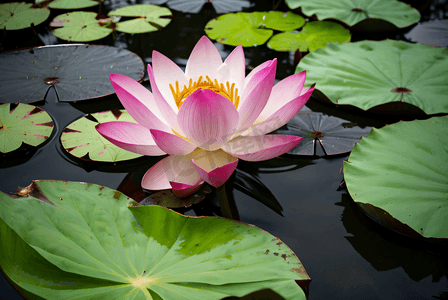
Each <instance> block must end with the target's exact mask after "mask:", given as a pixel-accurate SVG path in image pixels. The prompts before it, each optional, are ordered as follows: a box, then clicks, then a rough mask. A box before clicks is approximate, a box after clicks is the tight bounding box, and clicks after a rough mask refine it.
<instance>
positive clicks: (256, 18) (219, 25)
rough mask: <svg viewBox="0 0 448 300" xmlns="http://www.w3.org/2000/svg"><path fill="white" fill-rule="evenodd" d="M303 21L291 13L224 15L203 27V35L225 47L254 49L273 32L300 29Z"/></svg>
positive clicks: (272, 12) (271, 12)
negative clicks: (239, 46)
mask: <svg viewBox="0 0 448 300" xmlns="http://www.w3.org/2000/svg"><path fill="white" fill-rule="evenodd" d="M304 24H305V19H304V18H302V17H301V16H299V15H296V14H294V13H292V12H286V13H284V12H279V11H270V12H252V13H245V12H240V13H235V14H226V15H222V16H219V17H218V18H216V19H213V20H211V21H209V22H208V23H207V25H205V33H206V34H207V36H208V37H209V38H211V39H215V40H217V41H218V42H220V43H223V44H226V45H233V46H237V45H242V46H243V47H254V46H258V45H261V44H264V43H265V42H266V41H267V40H268V39H269V38H270V37H271V36H272V34H273V33H274V31H273V30H272V29H274V30H280V31H291V30H294V29H297V28H300V27H302V26H303V25H304Z"/></svg>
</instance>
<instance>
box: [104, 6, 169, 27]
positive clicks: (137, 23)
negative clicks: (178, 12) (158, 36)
mask: <svg viewBox="0 0 448 300" xmlns="http://www.w3.org/2000/svg"><path fill="white" fill-rule="evenodd" d="M107 15H108V16H122V17H138V18H137V19H134V20H129V21H124V22H119V23H118V24H117V27H116V28H115V30H117V31H121V32H126V33H144V32H152V31H157V30H160V29H162V28H164V27H166V26H167V25H168V24H169V23H170V22H171V19H172V18H173V15H172V13H171V11H170V10H169V9H168V8H166V7H161V6H157V5H152V4H137V5H130V6H126V7H123V8H119V9H116V10H113V11H110V12H109V13H108V14H107Z"/></svg>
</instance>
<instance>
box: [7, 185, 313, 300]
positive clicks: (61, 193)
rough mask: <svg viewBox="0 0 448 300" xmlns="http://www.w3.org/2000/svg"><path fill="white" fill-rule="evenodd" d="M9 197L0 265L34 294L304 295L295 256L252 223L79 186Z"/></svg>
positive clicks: (301, 270) (103, 296) (209, 297)
mask: <svg viewBox="0 0 448 300" xmlns="http://www.w3.org/2000/svg"><path fill="white" fill-rule="evenodd" d="M18 194H19V195H21V196H22V197H24V198H17V196H8V195H6V194H3V193H0V211H1V212H2V213H1V215H0V216H1V219H2V221H1V222H0V229H1V230H0V233H1V241H2V245H5V246H2V247H1V248H0V264H1V266H2V268H3V270H4V271H5V273H6V274H7V276H8V277H9V278H10V279H11V280H12V281H13V282H14V283H15V284H17V285H18V286H20V287H21V288H23V289H25V290H27V291H28V292H31V293H33V294H35V295H37V296H39V297H43V298H45V299H50V300H51V299H93V298H96V299H123V300H126V299H158V300H161V299H170V300H171V299H178V300H181V299H204V300H205V299H207V300H213V299H221V298H224V297H226V296H243V295H246V294H248V293H251V292H253V291H257V290H260V289H262V288H270V289H272V290H273V291H275V292H276V293H278V294H279V295H281V296H282V297H284V298H285V299H290V300H297V299H305V295H304V292H303V290H302V289H301V288H300V287H299V286H298V285H297V283H296V282H295V280H297V281H299V282H303V281H305V282H308V281H309V277H308V275H307V274H306V272H305V269H304V268H303V266H302V264H301V263H300V261H299V260H298V258H297V256H295V254H294V253H293V252H292V251H291V250H290V249H289V248H288V247H287V246H286V245H285V244H284V243H283V242H281V241H280V240H279V239H278V238H276V237H274V236H272V235H270V234H269V233H267V232H265V231H263V230H261V229H259V228H257V227H255V226H253V225H247V224H244V223H240V222H236V221H232V220H226V219H223V218H218V217H200V218H197V217H187V216H183V215H180V214H178V213H176V212H173V211H171V210H169V209H166V208H164V207H161V206H132V205H137V203H136V202H134V201H133V200H131V199H129V198H127V197H126V196H124V195H123V194H122V193H120V192H118V191H114V190H111V189H109V188H106V187H102V186H99V185H95V184H88V183H80V182H66V181H46V180H43V181H34V182H33V183H32V185H31V186H30V187H28V188H25V189H23V190H21V191H19V192H18ZM26 196H28V197H26Z"/></svg>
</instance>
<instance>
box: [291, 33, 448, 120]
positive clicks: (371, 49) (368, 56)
mask: <svg viewBox="0 0 448 300" xmlns="http://www.w3.org/2000/svg"><path fill="white" fill-rule="evenodd" d="M302 70H307V77H306V83H305V84H308V85H309V84H311V83H317V84H316V89H318V90H319V91H320V92H322V93H323V94H324V95H325V97H328V99H329V100H330V101H331V102H333V103H335V104H350V105H353V106H356V107H359V108H361V109H363V110H367V109H370V108H372V107H374V106H377V105H380V104H385V103H390V102H395V103H396V104H403V103H405V104H408V105H409V104H412V105H413V106H416V107H418V108H420V109H422V110H423V111H424V112H425V113H426V114H436V113H448V85H447V84H446V83H447V76H446V70H448V52H447V51H446V50H445V49H443V48H433V47H428V46H425V45H421V44H409V43H405V42H401V41H392V40H386V41H381V42H375V41H362V42H357V43H346V44H342V45H336V44H331V45H328V46H327V47H326V48H325V49H318V50H316V51H315V52H313V53H310V54H308V55H307V56H305V57H304V58H303V59H302V60H301V61H300V63H299V64H298V66H297V68H296V72H300V71H302ZM316 96H318V94H316ZM324 99H326V98H324ZM400 102H401V103H400ZM409 106H410V105H409Z"/></svg>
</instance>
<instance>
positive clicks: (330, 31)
mask: <svg viewBox="0 0 448 300" xmlns="http://www.w3.org/2000/svg"><path fill="white" fill-rule="evenodd" d="M350 39H351V35H350V31H349V30H347V29H345V28H344V27H343V26H342V25H339V24H337V23H334V22H327V21H317V22H308V23H306V24H305V26H303V28H302V30H301V31H300V32H298V31H291V32H283V33H279V34H276V35H274V36H273V37H272V38H271V39H270V40H269V42H268V47H269V48H271V49H274V50H277V51H296V50H297V49H299V51H301V52H307V51H308V49H309V51H310V52H313V51H314V50H316V49H320V48H325V47H326V46H327V44H329V43H339V44H342V43H346V42H349V41H350Z"/></svg>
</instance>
